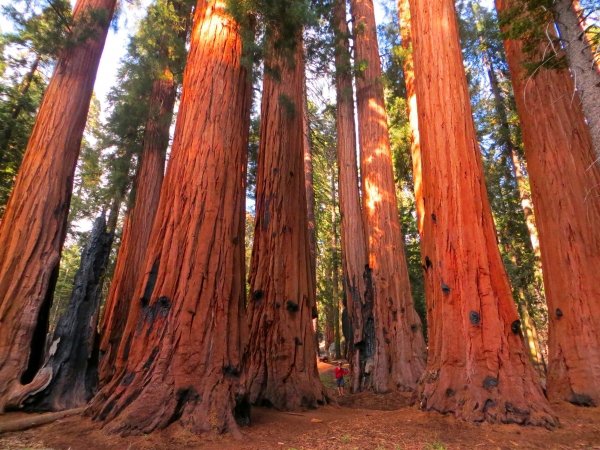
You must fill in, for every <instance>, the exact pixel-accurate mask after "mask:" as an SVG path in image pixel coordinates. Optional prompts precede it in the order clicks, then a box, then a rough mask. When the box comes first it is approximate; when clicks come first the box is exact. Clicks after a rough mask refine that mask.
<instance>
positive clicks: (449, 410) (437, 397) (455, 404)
mask: <svg viewBox="0 0 600 450" xmlns="http://www.w3.org/2000/svg"><path fill="white" fill-rule="evenodd" d="M463 379H464V378H463ZM446 381H447V380H445V379H443V378H442V377H440V376H439V371H427V373H426V374H425V376H424V381H423V382H422V386H421V392H420V408H421V410H423V411H435V412H439V413H441V414H452V415H454V416H455V417H456V418H457V419H460V420H464V421H466V422H488V423H504V424H517V425H532V426H541V427H545V428H548V429H552V428H554V427H556V426H558V424H559V422H558V418H557V416H556V415H555V414H554V412H553V411H552V410H551V409H550V406H549V404H548V402H547V400H546V398H545V397H544V395H543V393H542V391H541V388H539V387H537V388H535V389H531V387H532V386H534V385H533V384H531V382H528V383H524V382H519V380H518V379H517V378H516V377H515V378H513V379H512V380H506V381H503V380H499V379H498V378H493V377H491V376H488V377H485V379H483V380H482V383H481V387H478V386H476V385H475V384H473V383H472V382H471V383H470V384H469V382H463V383H461V384H462V385H463V386H462V387H461V388H453V387H451V386H452V384H451V383H448V382H446ZM454 385H455V386H456V385H458V383H455V384H454Z"/></svg>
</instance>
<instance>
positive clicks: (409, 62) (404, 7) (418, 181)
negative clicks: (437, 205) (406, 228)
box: [398, 0, 425, 238]
mask: <svg viewBox="0 0 600 450" xmlns="http://www.w3.org/2000/svg"><path fill="white" fill-rule="evenodd" d="M398 19H399V21H400V37H401V39H402V47H403V48H404V50H405V53H404V61H403V64H402V70H403V72H404V83H405V85H406V107H407V110H408V120H409V124H410V137H411V142H410V153H411V159H412V167H413V185H414V190H415V209H416V212H417V228H418V230H419V234H420V235H421V238H422V237H423V220H424V219H425V206H424V203H423V173H422V168H421V144H420V139H419V112H418V110H417V94H416V93H415V69H414V61H413V54H412V52H413V48H412V37H411V29H410V4H409V0H398Z"/></svg>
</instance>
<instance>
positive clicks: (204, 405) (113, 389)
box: [90, 0, 251, 434]
mask: <svg viewBox="0 0 600 450" xmlns="http://www.w3.org/2000/svg"><path fill="white" fill-rule="evenodd" d="M241 54H242V41H241V37H240V30H239V27H238V25H237V24H236V23H235V22H234V21H233V19H232V18H231V17H230V16H229V14H228V13H227V11H226V10H225V5H224V4H223V3H222V2H220V1H217V0H210V1H206V0H200V1H198V3H197V6H196V12H195V19H194V27H193V31H192V40H191V44H190V51H189V56H188V62H187V66H186V70H185V74H184V79H183V97H182V99H181V106H180V109H179V116H178V121H177V127H176V130H175V138H174V142H173V148H172V153H171V159H170V163H169V167H168V170H167V174H166V177H165V182H164V183H163V187H162V190H161V195H160V202H159V206H158V211H157V213H156V219H155V221H154V225H153V227H152V231H151V233H150V236H151V238H150V241H149V242H150V243H149V247H148V251H147V253H146V257H145V258H144V259H145V264H144V267H145V270H144V276H143V277H141V278H140V279H138V281H137V283H136V284H137V287H136V289H135V294H134V296H133V297H132V299H133V303H132V307H131V308H130V311H129V318H128V320H127V324H126V327H125V331H124V333H123V338H122V341H121V345H120V347H119V353H118V356H117V357H118V359H119V361H118V362H117V364H116V366H117V367H122V369H121V370H119V372H118V373H116V374H115V375H114V376H113V377H112V378H111V380H110V382H109V383H108V384H107V385H106V386H104V387H103V388H102V389H101V390H100V392H99V394H98V395H97V396H96V397H95V399H94V401H93V402H92V404H91V406H90V413H91V414H92V415H93V416H94V418H95V419H97V420H100V421H103V422H105V423H108V427H109V429H110V430H113V431H118V432H121V433H125V434H127V433H149V432H151V431H153V430H156V429H162V428H164V427H166V426H168V425H169V424H171V423H173V422H175V421H178V422H179V423H180V424H181V425H182V426H183V427H184V428H186V429H188V430H190V431H191V432H193V433H200V432H204V431H209V430H212V431H217V432H223V431H228V430H229V431H236V430H237V425H236V420H235V419H236V418H242V416H243V418H244V419H246V420H247V418H248V416H247V415H248V412H249V411H248V409H247V408H244V407H243V406H244V404H243V401H242V399H241V397H239V394H240V383H239V375H240V370H241V366H240V362H241V352H242V349H243V345H244V337H245V336H244V329H245V324H244V315H245V314H244V309H245V298H244V297H245V289H244V234H243V230H244V196H245V175H246V171H245V166H246V155H247V145H248V131H249V112H250V109H249V107H250V103H249V102H250V98H251V87H250V84H249V78H248V74H247V71H246V70H245V69H244V68H243V66H242V64H241V56H242V55H241ZM217 97H218V99H219V101H218V102H215V101H214V100H215V98H217ZM134 306H135V307H134Z"/></svg>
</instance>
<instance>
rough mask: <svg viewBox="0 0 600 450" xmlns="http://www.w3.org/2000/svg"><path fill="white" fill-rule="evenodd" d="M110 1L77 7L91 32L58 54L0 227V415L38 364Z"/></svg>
mask: <svg viewBox="0 0 600 450" xmlns="http://www.w3.org/2000/svg"><path fill="white" fill-rule="evenodd" d="M115 3H116V0H79V1H78V2H77V4H76V6H75V10H74V12H73V14H74V18H75V21H76V24H75V26H74V32H75V33H77V32H80V31H81V27H86V29H87V28H89V27H90V25H89V23H87V21H85V20H82V18H83V17H89V16H90V14H91V13H92V12H94V14H92V15H93V16H94V17H98V22H97V23H96V24H95V32H94V33H93V34H92V36H91V37H89V38H88V39H87V40H85V41H84V42H81V43H78V44H76V45H74V46H71V47H68V48H66V49H65V50H64V51H63V52H62V54H61V55H60V57H59V59H58V62H57V65H56V69H55V71H54V74H53V76H52V80H51V81H50V84H49V86H48V89H47V90H46V93H45V95H44V99H43V100H42V104H41V106H40V110H39V113H38V116H37V119H36V123H35V126H34V129H33V132H32V135H31V137H30V139H29V143H28V145H27V149H26V151H25V157H24V160H23V164H22V165H21V170H20V171H19V175H18V176H17V180H16V183H15V187H14V189H13V192H12V195H11V197H10V200H9V202H8V205H7V207H6V211H5V213H4V217H3V219H2V222H1V223H0V412H2V411H3V410H4V409H5V406H6V401H7V399H8V398H10V397H12V395H13V391H14V390H19V389H20V388H21V387H22V385H24V384H28V383H29V382H30V381H31V380H32V379H33V376H34V375H35V374H36V372H37V370H38V369H39V367H40V365H41V363H42V362H43V351H44V347H45V346H44V341H45V335H46V332H47V328H48V312H49V310H50V306H51V304H52V293H53V291H54V286H55V283H56V277H57V275H58V266H59V259H60V252H61V249H62V245H63V242H64V239H65V233H66V225H67V223H66V222H67V215H68V212H69V203H70V199H71V191H72V185H73V174H74V171H75V164H76V162H77V157H78V155H79V150H80V146H81V138H82V136H83V130H84V127H85V122H86V116H87V112H88V109H89V105H90V99H91V96H92V89H93V85H94V80H95V77H96V71H97V68H98V63H99V61H100V56H101V54H102V49H103V47H104V42H105V39H106V34H107V32H108V26H109V23H110V20H111V17H112V14H113V11H114V8H115Z"/></svg>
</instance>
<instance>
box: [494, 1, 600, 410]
mask: <svg viewBox="0 0 600 450" xmlns="http://www.w3.org/2000/svg"><path fill="white" fill-rule="evenodd" d="M513 5H514V3H513V2H512V1H510V0H497V1H496V7H497V9H498V12H499V13H500V14H502V13H503V12H504V11H507V10H508V9H509V8H511V7H512V6H513ZM504 45H505V49H506V56H507V59H508V63H509V67H510V71H511V78H512V81H513V86H514V91H515V100H516V103H517V110H518V112H519V119H520V121H521V128H522V131H523V141H524V144H525V156H526V158H527V168H528V171H529V179H530V183H531V190H532V196H533V202H534V204H535V206H536V212H537V215H536V219H537V223H538V227H539V236H540V249H541V253H542V266H543V268H544V273H543V275H544V286H545V292H546V300H547V302H548V320H549V324H548V381H547V390H548V396H549V397H550V398H551V399H553V400H566V401H569V402H572V403H574V404H580V405H598V404H600V383H599V382H598V381H599V380H600V311H598V308H599V303H598V298H600V285H599V284H598V282H597V278H598V271H599V270H600V229H599V228H598V223H600V200H599V197H598V186H600V165H598V163H597V161H595V159H596V156H595V154H594V151H593V149H592V142H591V137H590V132H589V128H588V126H587V124H586V122H585V118H584V115H583V111H582V108H581V104H580V102H579V101H578V99H577V97H575V98H573V92H574V91H573V90H574V84H573V79H572V78H571V75H570V74H569V71H568V70H566V69H561V70H557V69H553V70H545V69H541V70H539V71H538V73H537V74H536V76H534V77H532V76H529V75H528V73H527V71H526V69H525V68H524V64H525V63H527V62H528V57H527V55H526V54H525V52H524V50H523V42H522V41H521V40H519V39H507V40H505V42H504ZM542 51H543V49H540V52H542ZM549 104H551V105H552V107H551V108H549V107H548V105H549Z"/></svg>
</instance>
